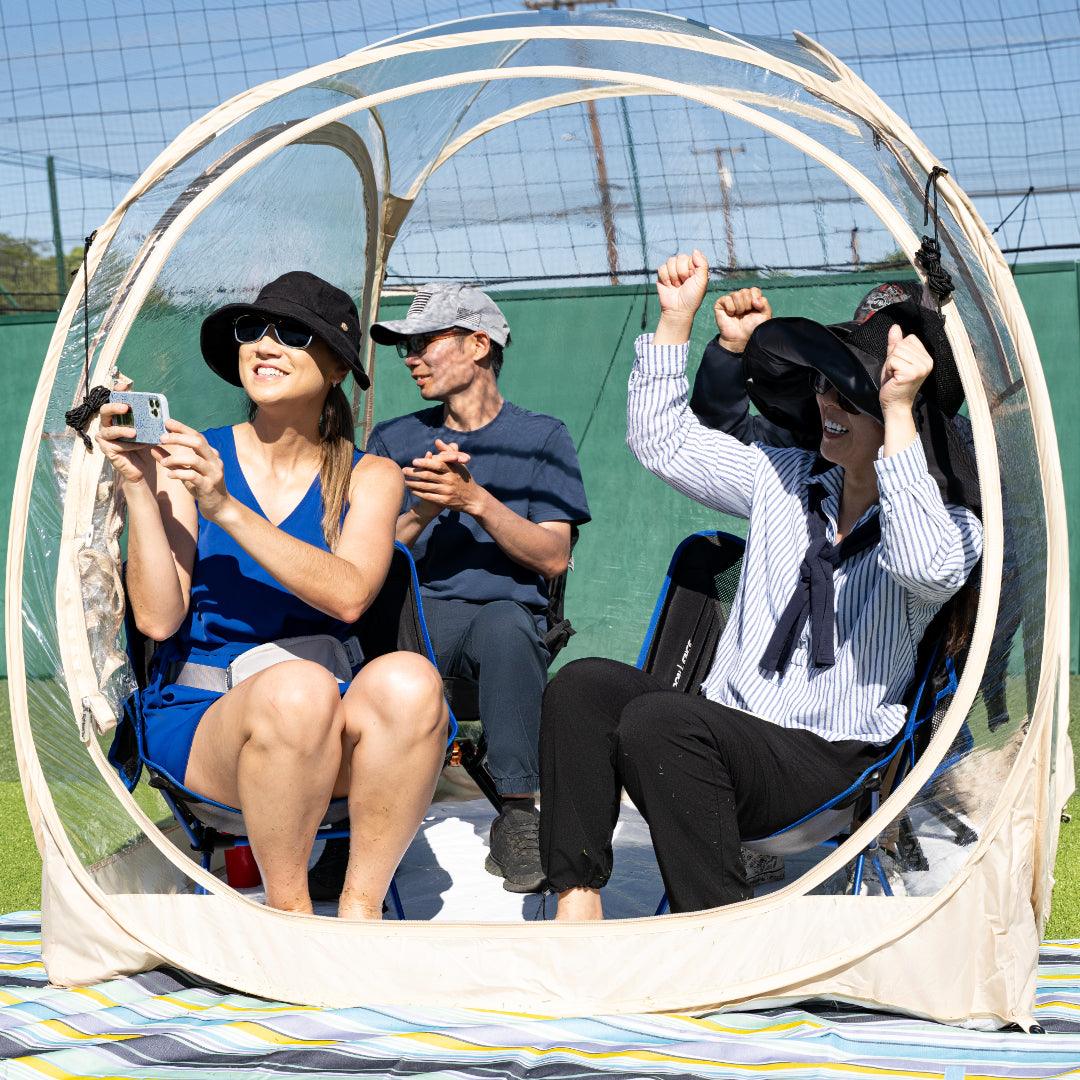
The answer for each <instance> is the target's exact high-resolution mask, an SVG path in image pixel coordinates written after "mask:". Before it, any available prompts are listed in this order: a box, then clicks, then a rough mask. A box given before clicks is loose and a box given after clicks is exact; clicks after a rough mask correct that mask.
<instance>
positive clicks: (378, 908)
mask: <svg viewBox="0 0 1080 1080" xmlns="http://www.w3.org/2000/svg"><path fill="white" fill-rule="evenodd" d="M382 909H383V906H382V901H379V902H378V903H372V902H371V901H370V900H368V899H367V898H366V897H360V896H348V895H347V894H346V893H342V894H341V899H340V900H339V901H338V909H337V916H338V918H339V919H362V920H364V921H365V922H379V921H381V920H382V916H383V912H382Z"/></svg>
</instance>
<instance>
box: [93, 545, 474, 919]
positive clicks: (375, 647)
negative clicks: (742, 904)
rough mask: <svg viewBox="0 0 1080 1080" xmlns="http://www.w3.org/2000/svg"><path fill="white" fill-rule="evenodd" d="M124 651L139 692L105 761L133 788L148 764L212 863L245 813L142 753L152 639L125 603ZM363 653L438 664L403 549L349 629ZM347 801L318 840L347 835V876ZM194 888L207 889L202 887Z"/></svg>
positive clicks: (237, 840)
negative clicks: (404, 654)
mask: <svg viewBox="0 0 1080 1080" xmlns="http://www.w3.org/2000/svg"><path fill="white" fill-rule="evenodd" d="M125 630H126V633H127V649H128V656H129V657H130V659H131V662H132V667H133V669H134V672H135V681H136V685H137V687H138V690H136V692H135V693H134V694H132V696H131V697H130V698H129V699H128V701H127V702H126V703H125V708H124V716H123V717H122V719H121V721H120V723H119V724H118V725H117V727H116V731H115V733H114V736H113V742H112V746H111V747H110V750H109V760H110V762H111V763H112V765H113V767H114V768H116V770H117V771H118V773H119V774H120V778H121V779H122V780H123V782H124V784H125V785H126V786H127V788H128V790H129V791H134V790H135V788H136V786H137V785H138V784H139V781H140V779H141V777H142V774H143V771H144V770H145V772H146V774H147V776H148V777H149V783H150V786H151V787H153V788H156V789H157V790H158V791H159V792H160V793H161V797H162V799H163V800H164V801H165V804H166V806H168V808H169V810H170V811H171V812H172V814H173V816H174V817H175V818H176V821H177V822H178V823H179V825H180V827H181V828H182V829H183V830H184V832H185V833H186V835H187V838H188V840H189V842H190V844H191V847H192V849H193V850H194V851H195V852H196V854H197V855H198V856H199V861H200V863H201V865H202V867H203V868H204V869H206V870H209V869H210V868H211V865H212V862H213V858H214V855H215V853H216V852H218V851H221V850H224V849H227V848H232V847H244V846H248V838H247V836H246V834H245V832H244V822H243V815H242V814H241V812H240V810H239V809H238V808H237V807H234V806H228V805H226V804H225V803H220V802H216V801H215V800H213V799H209V798H206V797H205V796H203V795H199V794H198V793H197V792H194V791H192V790H191V789H190V788H188V787H185V785H184V784H183V783H182V782H181V780H179V779H178V778H176V777H174V776H170V775H169V773H168V772H167V771H166V770H165V769H163V768H161V766H159V765H157V764H156V763H155V762H154V761H152V760H151V759H150V757H149V756H148V754H147V752H146V730H145V723H144V720H143V716H142V710H141V708H140V697H139V691H141V690H142V689H143V688H144V687H145V686H146V685H147V680H148V676H149V670H150V661H151V658H152V657H153V652H154V648H155V642H153V641H151V640H150V639H149V638H147V637H145V636H144V635H143V634H141V633H140V632H139V630H138V628H137V627H136V625H135V620H134V618H133V617H132V614H131V606H130V604H129V605H128V606H127V612H126V614H125ZM353 634H354V635H355V637H356V638H357V640H358V642H359V645H360V649H361V653H362V655H363V656H364V658H365V659H367V660H371V659H373V658H374V657H376V656H382V655H384V654H386V653H389V652H395V651H398V650H405V651H409V652H418V653H420V654H421V655H422V656H426V657H427V658H428V659H429V660H430V661H431V662H432V663H434V662H435V655H434V651H433V649H432V647H431V639H430V638H429V636H428V631H427V624H426V623H425V621H424V612H423V609H422V608H421V606H420V584H419V581H418V580H417V576H416V566H415V564H414V563H413V558H412V555H411V554H410V553H409V550H408V548H406V547H405V546H404V545H402V544H400V543H395V544H394V553H393V557H392V559H391V562H390V569H389V571H388V573H387V576H386V581H385V582H384V584H383V587H382V589H381V590H380V591H379V594H378V596H377V597H376V598H375V600H374V601H373V603H372V604H371V606H370V607H369V608H368V609H367V611H365V612H364V614H363V615H362V616H361V618H360V620H359V621H358V622H357V623H356V624H355V625H354V627H353ZM456 734H457V722H456V720H455V719H454V716H453V713H451V714H450V740H449V743H448V745H452V744H453V742H454V739H455V737H456ZM348 819H349V807H348V800H347V799H334V800H332V801H331V803H330V805H329V807H328V808H327V811H326V814H325V815H324V817H323V820H322V822H321V823H320V825H319V829H318V832H317V834H316V839H317V840H325V841H327V842H328V847H330V846H331V845H333V843H334V841H339V842H341V841H344V843H339V844H338V845H337V847H336V848H332V849H331V854H332V855H333V856H334V857H335V859H336V862H339V863H340V867H337V866H335V870H338V869H339V870H340V872H341V875H342V877H343V876H344V863H345V860H346V859H347V856H348V843H347V841H348V837H349V827H348ZM196 891H197V892H199V893H204V892H205V891H206V890H205V889H203V888H202V887H201V886H199V887H197V889H196ZM390 902H391V903H392V904H393V907H394V911H395V913H396V915H397V917H398V918H399V919H404V918H405V911H404V908H403V906H402V903H401V896H400V894H399V892H398V888H397V883H396V881H394V880H391V882H390Z"/></svg>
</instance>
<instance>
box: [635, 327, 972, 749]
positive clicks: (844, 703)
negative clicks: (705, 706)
mask: <svg viewBox="0 0 1080 1080" xmlns="http://www.w3.org/2000/svg"><path fill="white" fill-rule="evenodd" d="M635 348H636V353H637V360H636V363H635V364H634V369H633V371H632V372H631V375H630V386H629V399H628V402H627V442H628V444H629V446H630V449H631V450H632V451H633V453H634V456H635V457H636V458H637V459H638V461H640V462H641V464H642V465H644V466H645V468H646V469H648V470H649V471H650V472H652V473H655V474H656V475H657V476H659V477H660V478H661V479H662V480H664V481H666V482H667V483H668V484H670V485H671V486H672V487H673V488H675V489H676V490H678V491H681V492H682V493H683V494H684V495H687V496H689V497H690V498H691V499H695V500H696V501H697V502H700V503H702V504H704V505H705V506H708V507H711V508H712V509H714V510H719V511H721V512H722V513H725V514H733V515H735V516H737V517H743V518H748V519H749V521H750V526H749V531H748V534H747V545H746V557H745V559H744V562H743V568H742V577H741V580H740V581H739V589H738V592H737V594H736V596H735V600H734V603H733V605H732V608H731V617H730V618H729V620H728V623H727V626H726V627H725V629H724V633H723V635H722V636H721V638H720V642H719V644H718V646H717V649H716V656H715V658H714V660H713V664H712V667H711V669H710V670H709V674H708V676H707V677H706V679H705V682H704V684H703V686H702V690H703V692H704V694H705V696H706V697H708V698H709V699H710V700H712V701H717V702H720V703H722V704H725V705H731V706H734V707H736V708H739V709H743V710H745V711H746V712H750V713H753V714H755V715H756V716H760V717H762V718H763V719H765V720H769V721H771V722H773V723H775V724H779V725H780V726H781V727H790V728H806V729H808V730H810V731H813V732H815V733H817V734H818V735H820V736H822V737H823V738H825V739H829V740H831V741H836V740H840V739H859V740H862V741H864V742H871V743H884V742H887V741H888V740H889V739H890V738H892V736H893V735H894V734H896V732H897V731H899V730H900V728H901V727H902V726H903V723H904V716H905V710H904V706H903V705H902V704H901V699H902V697H903V694H904V691H905V689H906V688H907V685H908V683H909V682H910V681H911V678H912V675H913V674H914V670H915V654H916V649H917V648H918V644H919V640H920V638H921V637H922V635H923V632H924V631H925V630H926V627H927V626H928V625H929V623H930V621H931V619H933V617H934V615H935V614H936V613H937V611H938V610H939V609H940V608H941V606H942V605H943V604H944V603H945V601H946V600H948V599H949V597H950V596H952V595H953V594H954V593H955V592H956V591H957V590H958V589H959V588H960V586H961V585H963V583H964V581H965V580H966V579H967V576H968V574H969V573H970V571H971V569H972V567H973V566H974V565H975V563H976V562H977V561H978V558H979V555H980V552H981V550H982V526H981V524H980V523H979V520H978V519H977V518H976V517H975V515H974V514H972V513H971V511H969V510H967V509H965V508H964V507H960V506H953V505H948V506H947V505H946V504H945V503H943V502H942V499H941V494H940V492H939V490H938V486H937V484H936V483H935V482H934V480H933V478H932V477H931V476H930V475H929V473H928V472H927V469H926V458H925V456H924V454H923V449H922V444H921V443H920V442H919V440H918V439H916V440H915V441H914V442H913V443H912V444H911V445H910V446H909V447H907V448H906V449H905V450H903V451H901V452H900V453H898V454H893V455H892V456H891V457H882V456H880V455H879V457H878V460H877V461H876V463H875V469H876V471H877V480H878V491H879V503H878V504H876V505H875V506H873V507H871V508H870V509H869V510H868V511H867V512H866V514H865V515H863V516H864V518H865V517H868V516H869V515H870V514H875V513H878V512H879V510H880V514H881V541H880V543H879V544H878V545H876V546H874V547H871V548H869V549H867V550H866V551H863V552H862V553H861V554H858V555H855V556H853V557H852V558H850V559H848V560H846V561H845V562H843V563H841V564H840V566H839V567H838V568H837V570H836V573H835V576H834V582H835V600H836V619H835V629H834V634H835V655H836V662H835V664H834V665H833V666H832V667H824V668H818V667H813V666H811V664H810V659H809V652H808V647H809V642H810V624H809V621H808V622H807V625H806V626H805V627H804V628H803V632H802V635H801V637H800V639H799V641H798V643H797V644H796V646H795V648H794V650H793V652H792V655H791V661H790V663H789V664H788V666H787V668H786V670H785V671H784V672H783V673H777V672H766V671H764V670H762V668H761V667H760V666H759V661H760V660H761V657H762V654H763V653H764V652H765V647H766V645H767V644H768V642H769V639H770V638H771V637H772V634H773V631H774V630H775V628H776V624H777V622H778V620H779V618H780V616H781V614H782V613H783V610H784V608H785V607H786V606H787V603H788V601H789V600H790V599H791V596H792V593H793V592H794V590H795V588H796V585H797V583H798V580H799V567H800V565H801V563H802V560H803V556H804V555H805V553H806V549H807V545H808V544H809V542H810V533H809V528H808V525H807V510H806V507H807V490H806V489H807V487H808V485H809V484H810V483H811V482H815V483H821V484H823V485H824V487H825V490H826V496H825V498H824V500H823V501H822V510H823V511H824V513H825V517H826V521H827V524H826V535H827V536H828V538H829V540H830V541H833V542H835V537H836V519H837V515H838V512H839V500H840V493H841V488H842V485H843V475H844V474H843V469H841V468H840V467H839V466H836V467H834V468H831V469H829V470H828V471H827V472H824V473H820V474H818V475H817V476H811V469H812V467H813V465H814V462H815V460H816V455H815V454H813V453H811V452H808V451H805V450H798V449H777V448H774V447H767V446H762V445H761V444H760V443H753V444H752V445H750V446H746V445H744V444H743V443H741V442H739V441H738V440H737V439H734V438H732V437H731V436H730V435H725V434H724V433H723V432H721V431H717V430H715V429H713V428H708V427H705V426H704V425H703V424H702V423H700V421H699V420H698V419H697V417H696V416H695V415H694V414H693V412H691V410H690V407H689V405H688V404H687V382H686V359H687V352H688V347H687V346H686V345H653V344H652V336H651V335H649V334H646V335H643V336H642V337H640V338H638V340H637V343H636V346H635Z"/></svg>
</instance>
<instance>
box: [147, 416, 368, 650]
mask: <svg viewBox="0 0 1080 1080" xmlns="http://www.w3.org/2000/svg"><path fill="white" fill-rule="evenodd" d="M203 435H204V436H205V437H206V441H207V442H208V443H209V444H210V445H211V446H212V447H214V449H215V450H217V452H218V453H219V454H220V455H221V461H222V464H223V466H224V470H225V486H226V488H227V489H228V491H229V494H230V495H232V496H233V498H235V499H237V500H238V501H240V502H242V503H243V504H244V505H245V506H246V507H248V509H250V510H253V511H254V512H255V513H256V514H258V515H259V516H260V517H264V518H265V517H266V515H265V514H264V513H263V511H262V508H261V507H260V506H259V503H258V501H257V500H256V498H255V496H254V495H253V494H252V491H251V488H250V487H248V483H247V479H246V478H245V476H244V473H243V470H242V469H241V468H240V462H239V460H238V458H237V456H236V440H235V438H234V435H233V429H232V428H231V427H221V428H211V429H209V430H208V431H204V432H203ZM361 456H362V454H361V451H359V450H355V449H354V451H353V465H354V466H355V465H356V463H357V462H358V461H359V460H360V458H361ZM347 509H348V507H347V506H346V507H344V508H343V509H342V515H341V517H342V521H344V520H345V511H346V510H347ZM322 516H323V501H322V483H321V481H320V479H319V477H318V476H316V477H315V479H314V480H313V481H312V484H311V487H309V488H308V490H307V492H306V494H305V495H304V497H303V498H302V499H301V500H300V502H299V503H297V505H296V506H295V508H294V509H293V510H292V512H291V513H290V514H289V516H288V517H287V518H285V520H284V521H282V522H280V523H279V524H278V528H279V529H281V531H282V532H285V533H288V535H289V536H293V537H295V538H296V539H297V540H303V541H304V542H305V543H308V544H311V545H312V546H313V547H317V548H321V549H322V550H323V551H329V550H330V549H329V548H328V546H327V544H326V538H325V537H324V536H323V531H322ZM349 632H350V627H349V624H348V623H343V622H341V621H340V620H338V619H334V618H331V617H330V616H329V615H326V614H325V613H324V612H322V611H319V610H318V609H316V608H313V607H312V606H311V605H310V604H307V603H305V602H304V601H303V600H301V599H300V598H299V597H298V596H296V595H295V594H293V593H291V592H290V591H289V590H288V589H286V588H285V586H283V585H282V584H281V583H280V582H279V581H277V580H276V579H275V578H274V577H272V576H271V575H270V574H269V573H268V572H267V570H265V569H264V568H263V567H262V566H261V565H260V564H259V563H258V562H256V560H255V559H254V558H252V556H251V555H249V554H248V553H247V552H246V551H245V550H244V549H243V548H242V547H241V546H240V545H239V544H238V543H237V542H236V541H235V540H234V539H233V538H232V537H231V536H230V535H229V533H227V532H226V531H225V530H224V529H223V528H221V527H220V526H218V525H215V524H214V523H213V522H212V521H207V520H206V518H204V517H203V516H202V514H199V540H198V548H197V554H196V557H195V565H194V567H193V569H192V580H191V603H190V605H189V607H188V615H187V618H186V619H185V620H184V623H183V625H182V626H181V627H180V629H179V630H178V631H177V633H176V634H174V635H173V637H172V638H170V639H169V641H168V642H167V643H166V644H165V645H164V646H163V647H162V648H160V649H159V650H158V651H157V652H156V653H155V654H154V667H155V669H156V670H157V671H162V670H164V665H166V664H171V663H172V662H173V661H181V662H182V661H186V660H187V659H189V658H190V659H193V660H195V661H196V662H197V663H204V664H213V665H214V666H215V667H227V666H228V665H229V664H230V663H231V662H232V660H233V659H234V658H235V657H236V656H239V654H240V653H242V652H244V651H245V650H247V649H250V648H251V647H252V646H253V645H261V644H263V643H264V642H267V641H275V640H277V639H278V638H288V637H300V636H302V635H304V634H332V635H334V636H335V637H337V638H340V639H342V640H344V639H345V638H346V637H348V636H349Z"/></svg>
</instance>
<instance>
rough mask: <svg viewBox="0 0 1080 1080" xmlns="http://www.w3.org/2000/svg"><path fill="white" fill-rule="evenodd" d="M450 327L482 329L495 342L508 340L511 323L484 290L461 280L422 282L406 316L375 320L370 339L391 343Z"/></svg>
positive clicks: (381, 343) (503, 342)
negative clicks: (426, 283) (381, 320)
mask: <svg viewBox="0 0 1080 1080" xmlns="http://www.w3.org/2000/svg"><path fill="white" fill-rule="evenodd" d="M453 326H460V327H461V328H462V329H463V330H483V331H484V333H485V334H487V336H488V337H489V338H491V340H492V341H494V342H495V343H496V344H498V345H505V344H506V343H507V342H508V341H509V340H510V326H509V324H508V323H507V321H506V316H505V315H503V313H502V312H501V311H500V310H499V307H498V305H497V304H496V303H495V301H494V300H492V299H491V297H490V296H488V295H487V293H484V292H481V291H480V290H479V289H476V288H474V287H473V286H472V285H463V284H462V283H460V282H438V283H432V284H429V285H422V286H421V287H420V289H419V291H418V292H417V294H416V296H415V297H414V298H413V302H412V303H411V304H410V305H409V310H408V313H407V314H406V316H405V318H404V319H392V320H390V321H389V322H379V323H375V324H374V325H373V326H372V327H371V339H372V341H377V342H378V343H379V344H380V345H394V344H395V343H397V342H398V341H400V340H401V339H402V338H404V337H411V336H412V335H414V334H434V333H437V332H438V331H439V330H449V329H450V328H451V327H453Z"/></svg>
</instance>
